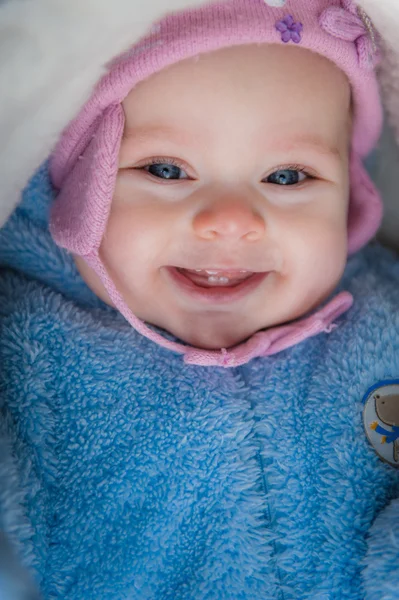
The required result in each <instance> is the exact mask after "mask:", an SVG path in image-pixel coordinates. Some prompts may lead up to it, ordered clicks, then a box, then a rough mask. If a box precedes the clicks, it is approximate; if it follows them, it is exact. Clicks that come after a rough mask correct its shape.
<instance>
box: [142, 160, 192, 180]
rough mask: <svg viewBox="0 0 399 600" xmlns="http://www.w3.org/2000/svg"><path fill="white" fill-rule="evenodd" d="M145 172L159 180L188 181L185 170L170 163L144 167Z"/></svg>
mask: <svg viewBox="0 0 399 600" xmlns="http://www.w3.org/2000/svg"><path fill="white" fill-rule="evenodd" d="M144 170H145V171H147V173H150V174H151V175H153V176H154V177H158V178H159V179H188V175H187V173H186V172H185V171H183V169H181V168H180V167H178V166H177V165H172V164H170V163H154V164H152V165H147V166H146V167H144Z"/></svg>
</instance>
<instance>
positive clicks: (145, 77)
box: [0, 0, 399, 600]
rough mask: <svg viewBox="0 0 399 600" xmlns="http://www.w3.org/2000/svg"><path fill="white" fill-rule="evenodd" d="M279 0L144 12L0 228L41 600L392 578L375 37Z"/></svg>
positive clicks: (220, 594) (343, 594)
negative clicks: (149, 21) (155, 16)
mask: <svg viewBox="0 0 399 600" xmlns="http://www.w3.org/2000/svg"><path fill="white" fill-rule="evenodd" d="M275 4H276V2H270V3H268V2H264V0H226V1H223V2H218V3H211V4H209V5H206V6H204V7H202V8H199V9H198V10H196V11H191V12H185V13H180V14H177V15H172V16H168V17H167V18H166V19H164V20H163V21H162V22H160V23H158V24H156V25H155V26H154V28H153V30H152V31H151V32H150V33H149V35H148V37H147V38H145V39H144V40H142V41H141V42H140V43H139V44H138V45H137V46H135V47H134V48H132V49H130V50H129V51H128V52H126V53H125V54H124V55H123V56H121V57H118V58H117V59H115V61H114V62H113V63H112V65H110V68H109V72H108V74H107V75H106V76H105V77H104V78H103V80H102V81H101V82H100V83H99V84H98V86H97V88H96V90H95V91H94V93H93V96H92V97H91V98H90V99H89V101H88V102H87V103H86V105H85V106H84V107H83V109H82V111H81V112H80V114H79V115H78V116H77V118H76V119H75V120H74V121H73V122H72V123H71V124H70V125H69V126H68V128H67V129H66V131H65V132H64V134H63V136H62V138H61V140H60V142H59V144H58V146H57V147H56V149H55V152H54V154H53V156H52V157H51V160H50V175H51V179H52V182H53V185H54V187H55V189H56V198H55V200H54V202H52V200H53V198H52V193H51V188H50V186H49V182H48V178H47V166H46V167H44V168H43V170H42V171H41V172H40V173H39V174H38V175H37V176H36V178H34V179H33V181H32V182H31V184H30V187H29V188H28V190H27V192H26V197H25V202H24V203H23V204H22V205H21V207H20V209H19V211H17V213H16V214H15V215H14V217H13V218H12V219H11V221H10V222H9V223H8V225H7V227H6V228H5V229H4V230H3V232H2V236H3V242H1V240H0V250H1V248H2V247H3V246H4V245H5V241H6V242H7V244H8V245H10V243H11V240H12V243H13V248H14V253H13V257H12V259H8V262H7V261H6V260H4V258H3V264H4V263H7V266H8V267H11V268H12V269H14V270H9V271H5V272H4V274H3V275H2V279H1V280H0V297H1V306H2V309H1V310H2V312H1V315H2V316H1V320H0V324H1V326H2V338H1V343H0V360H1V364H2V372H1V375H0V377H1V379H0V390H2V393H3V395H4V398H3V399H2V404H3V406H4V409H3V410H4V411H5V412H6V414H7V415H8V419H9V422H10V423H12V426H11V425H10V429H11V430H12V431H14V429H13V428H15V433H14V434H13V435H14V436H15V438H16V439H18V440H19V443H18V444H17V445H16V450H15V455H16V457H17V464H18V465H19V469H20V471H21V473H23V474H24V475H23V478H22V476H21V478H22V479H23V484H22V483H21V485H24V493H25V496H24V498H25V499H24V501H23V503H22V504H23V517H22V515H21V525H20V526H19V527H20V529H19V530H18V527H17V530H18V534H17V535H18V536H19V539H21V540H22V539H24V540H27V539H28V540H29V547H28V549H27V550H26V554H25V561H26V563H27V564H29V565H30V566H31V569H32V572H33V574H34V576H35V578H36V581H37V583H38V586H39V587H40V589H41V590H42V593H43V596H44V598H54V597H60V598H63V599H68V598H71V599H72V598H74V599H77V598H82V599H83V598H85V600H88V599H90V598H93V599H94V598H96V600H97V599H99V600H101V599H104V600H105V599H109V598H115V599H118V600H119V599H121V598H132V599H133V598H134V599H136V598H137V599H140V600H141V599H145V598H148V599H150V598H151V599H152V598H157V599H165V600H166V599H169V598H170V599H172V598H173V599H174V600H175V599H182V600H183V599H187V600H202V599H205V598H207V599H215V600H216V599H222V598H226V599H233V598H234V599H238V598H242V599H245V600H252V599H253V600H255V599H257V600H258V599H260V598H262V600H263V599H269V598H270V599H272V598H276V599H282V598H284V600H289V599H301V600H302V599H305V598H309V599H312V600H327V599H331V600H332V599H337V600H338V599H342V598H348V599H353V600H355V599H359V600H360V599H361V598H367V599H374V598H381V597H382V594H383V592H384V590H389V589H397V585H398V584H399V579H398V575H397V569H396V570H395V568H394V567H393V566H392V564H391V563H390V561H392V555H394V557H395V558H394V560H395V561H396V562H397V560H398V558H399V555H398V551H397V547H396V546H395V540H394V537H392V535H391V534H392V531H394V530H395V527H397V525H396V521H395V520H394V519H393V518H392V519H391V520H390V519H388V518H387V517H386V516H385V517H384V521H383V522H382V523H380V525H379V526H378V527H377V528H376V529H375V530H374V529H373V528H372V523H373V521H374V519H375V517H376V516H377V515H378V513H379V512H381V511H382V509H383V508H385V506H387V505H388V504H389V502H390V501H391V500H393V499H395V498H396V497H397V496H398V493H399V485H398V476H397V471H395V469H394V468H393V467H395V466H398V464H397V462H398V461H397V455H396V454H395V453H394V451H393V444H394V443H395V440H396V438H395V439H392V441H391V442H390V443H389V444H388V443H386V444H385V446H384V449H382V447H381V441H382V440H381V435H380V434H379V431H382V430H384V431H385V429H384V427H385V428H386V426H387V422H383V421H381V419H380V421H381V422H380V421H378V413H377V412H376V409H375V406H376V404H375V403H376V402H377V400H376V398H377V397H378V402H379V403H383V398H384V397H385V395H386V396H387V397H389V399H390V403H391V404H390V406H391V405H392V403H394V401H395V394H396V393H398V390H399V383H398V381H397V377H398V375H399V353H398V342H397V334H398V330H399V319H398V316H397V314H396V306H397V302H398V292H397V290H398V280H399V267H398V264H397V262H396V260H395V258H394V257H393V256H392V255H391V254H390V253H389V252H387V251H385V250H383V249H381V248H379V247H378V246H369V247H368V248H366V249H363V250H362V251H361V252H358V253H357V254H355V253H356V252H357V251H359V250H360V249H361V248H362V247H363V246H364V245H365V244H366V243H367V242H368V241H369V240H370V239H371V238H372V237H373V236H374V234H375V232H376V230H377V228H378V225H379V222H380V218H381V202H380V198H379V195H378V192H377V191H376V189H375V188H374V186H373V185H372V183H371V181H370V180H369V178H368V175H367V173H366V171H365V170H364V168H363V166H362V162H361V161H362V159H363V158H364V157H365V156H366V155H367V154H368V153H369V152H370V150H371V149H372V148H373V147H374V146H375V144H376V143H377V140H378V136H379V133H380V129H381V120H382V119H381V106H380V101H379V93H378V85H377V81H376V77H375V73H374V66H375V65H376V63H377V60H378V50H377V46H376V42H377V36H376V33H375V32H374V30H373V28H372V25H371V23H370V21H369V19H368V17H367V16H366V15H365V14H363V13H362V12H360V11H358V10H357V8H356V7H355V5H354V4H353V3H352V2H351V1H350V0H342V1H341V0H331V1H328V0H308V1H306V2H305V0H288V1H287V2H286V3H285V5H284V6H281V4H284V2H280V3H277V4H279V5H280V6H278V7H276V6H275ZM46 202H47V203H46ZM49 202H50V203H51V216H50V219H49V218H48V214H47V212H46V211H47V206H48V204H49ZM49 222H50V224H49ZM49 228H50V231H51V234H52V236H53V239H54V240H55V242H56V243H57V245H58V246H59V247H56V246H55V245H54V243H53V242H52V240H51V238H50V234H49V232H48V230H49ZM22 238H23V240H24V241H23V242H22V243H21V239H22ZM4 240H5V241H4ZM26 240H29V242H28V243H27V242H26ZM10 247H11V246H10ZM60 247H61V248H66V249H67V252H65V250H61V249H60ZM16 249H17V250H16ZM3 254H4V253H3ZM3 254H2V256H3ZM348 254H355V255H354V256H353V257H352V258H351V259H350V261H349V263H348V265H347V257H348ZM15 257H17V258H15ZM18 257H19V258H18ZM72 257H73V258H72ZM12 261H14V262H12ZM75 265H76V266H75ZM76 267H77V268H76ZM15 271H18V272H15ZM344 272H345V273H344ZM352 305H353V306H352ZM115 309H116V310H115ZM349 309H350V310H349ZM121 315H122V316H121ZM154 342H156V343H154ZM15 347H18V348H19V355H18V360H17V361H16V360H15V351H14V352H13V353H11V352H10V349H11V348H12V349H15ZM182 354H183V358H182V356H181V355H182ZM205 367H206V368H205ZM221 367H224V368H221ZM376 390H378V392H377V391H376ZM398 398H399V396H398ZM363 409H364V415H365V416H364V417H363V416H362V413H363ZM395 414H396V413H395V410H392V411H391V410H390V420H391V422H390V423H388V426H391V427H393V428H394V429H393V430H392V432H393V433H395V431H396V430H395V426H396V420H395V419H396V416H395ZM392 415H394V417H392ZM398 415H399V411H398ZM392 418H393V421H392ZM398 419H399V417H398ZM397 425H399V422H398V423H397ZM392 432H391V430H388V433H389V434H391V433H392ZM391 437H392V438H394V437H395V435H392V436H391ZM391 437H389V439H391ZM398 437H399V436H398ZM369 442H371V443H369ZM373 448H375V450H374V449H373ZM381 459H383V460H381ZM384 461H385V462H384ZM16 478H17V475H16ZM390 510H391V515H392V512H393V511H392V506H391V507H390ZM381 514H383V513H381ZM394 516H395V515H394ZM23 519H25V521H23ZM398 522H399V521H398ZM22 523H23V525H22ZM389 536H391V537H389ZM390 540H391V541H390ZM395 564H396V563H395ZM384 586H385V587H384ZM387 593H388V592H387ZM385 597H387V598H390V597H392V598H393V597H394V596H389V595H387V596H385Z"/></svg>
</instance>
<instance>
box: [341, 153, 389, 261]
mask: <svg viewBox="0 0 399 600" xmlns="http://www.w3.org/2000/svg"><path fill="white" fill-rule="evenodd" d="M382 213H383V209H382V201H381V196H380V193H379V191H378V190H377V188H376V187H375V185H374V183H373V182H372V181H371V178H370V176H369V174H368V173H367V171H366V169H365V167H364V165H363V163H362V161H361V159H360V157H359V156H358V155H357V154H356V153H355V152H352V155H351V159H350V202H349V214H348V252H349V254H353V253H354V252H357V251H358V250H359V249H360V248H362V246H364V245H365V244H367V242H369V241H370V240H371V239H372V238H373V237H374V236H375V234H376V233H377V231H378V228H379V226H380V225H381V220H382Z"/></svg>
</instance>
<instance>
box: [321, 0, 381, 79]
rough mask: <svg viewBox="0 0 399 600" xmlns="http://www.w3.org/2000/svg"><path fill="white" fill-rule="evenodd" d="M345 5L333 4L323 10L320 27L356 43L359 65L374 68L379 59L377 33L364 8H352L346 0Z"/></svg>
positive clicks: (335, 35) (341, 38) (339, 37)
mask: <svg viewBox="0 0 399 600" xmlns="http://www.w3.org/2000/svg"><path fill="white" fill-rule="evenodd" d="M344 5H345V7H339V6H331V7H330V8H327V9H326V10H325V11H323V13H322V14H321V16H320V19H319V24H320V27H321V28H322V29H323V30H324V31H325V32H326V33H328V34H330V35H332V36H334V37H336V38H338V39H340V40H344V41H345V42H353V43H354V44H356V49H357V53H358V57H359V66H360V67H361V68H364V69H370V70H372V69H374V67H375V66H376V65H377V64H378V60H379V52H378V46H377V33H376V31H375V30H374V27H373V25H372V23H371V20H370V18H369V17H368V16H367V15H366V13H365V12H364V11H363V10H361V9H357V8H352V6H353V5H352V3H351V2H344Z"/></svg>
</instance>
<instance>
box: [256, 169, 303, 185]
mask: <svg viewBox="0 0 399 600" xmlns="http://www.w3.org/2000/svg"><path fill="white" fill-rule="evenodd" d="M306 178H307V175H306V173H304V172H303V171H300V170H298V169H278V170H277V171H274V173H271V174H270V175H269V176H268V177H266V182H267V183H274V184H275V185H296V184H297V183H301V182H302V181H304V180H305V179H306Z"/></svg>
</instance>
